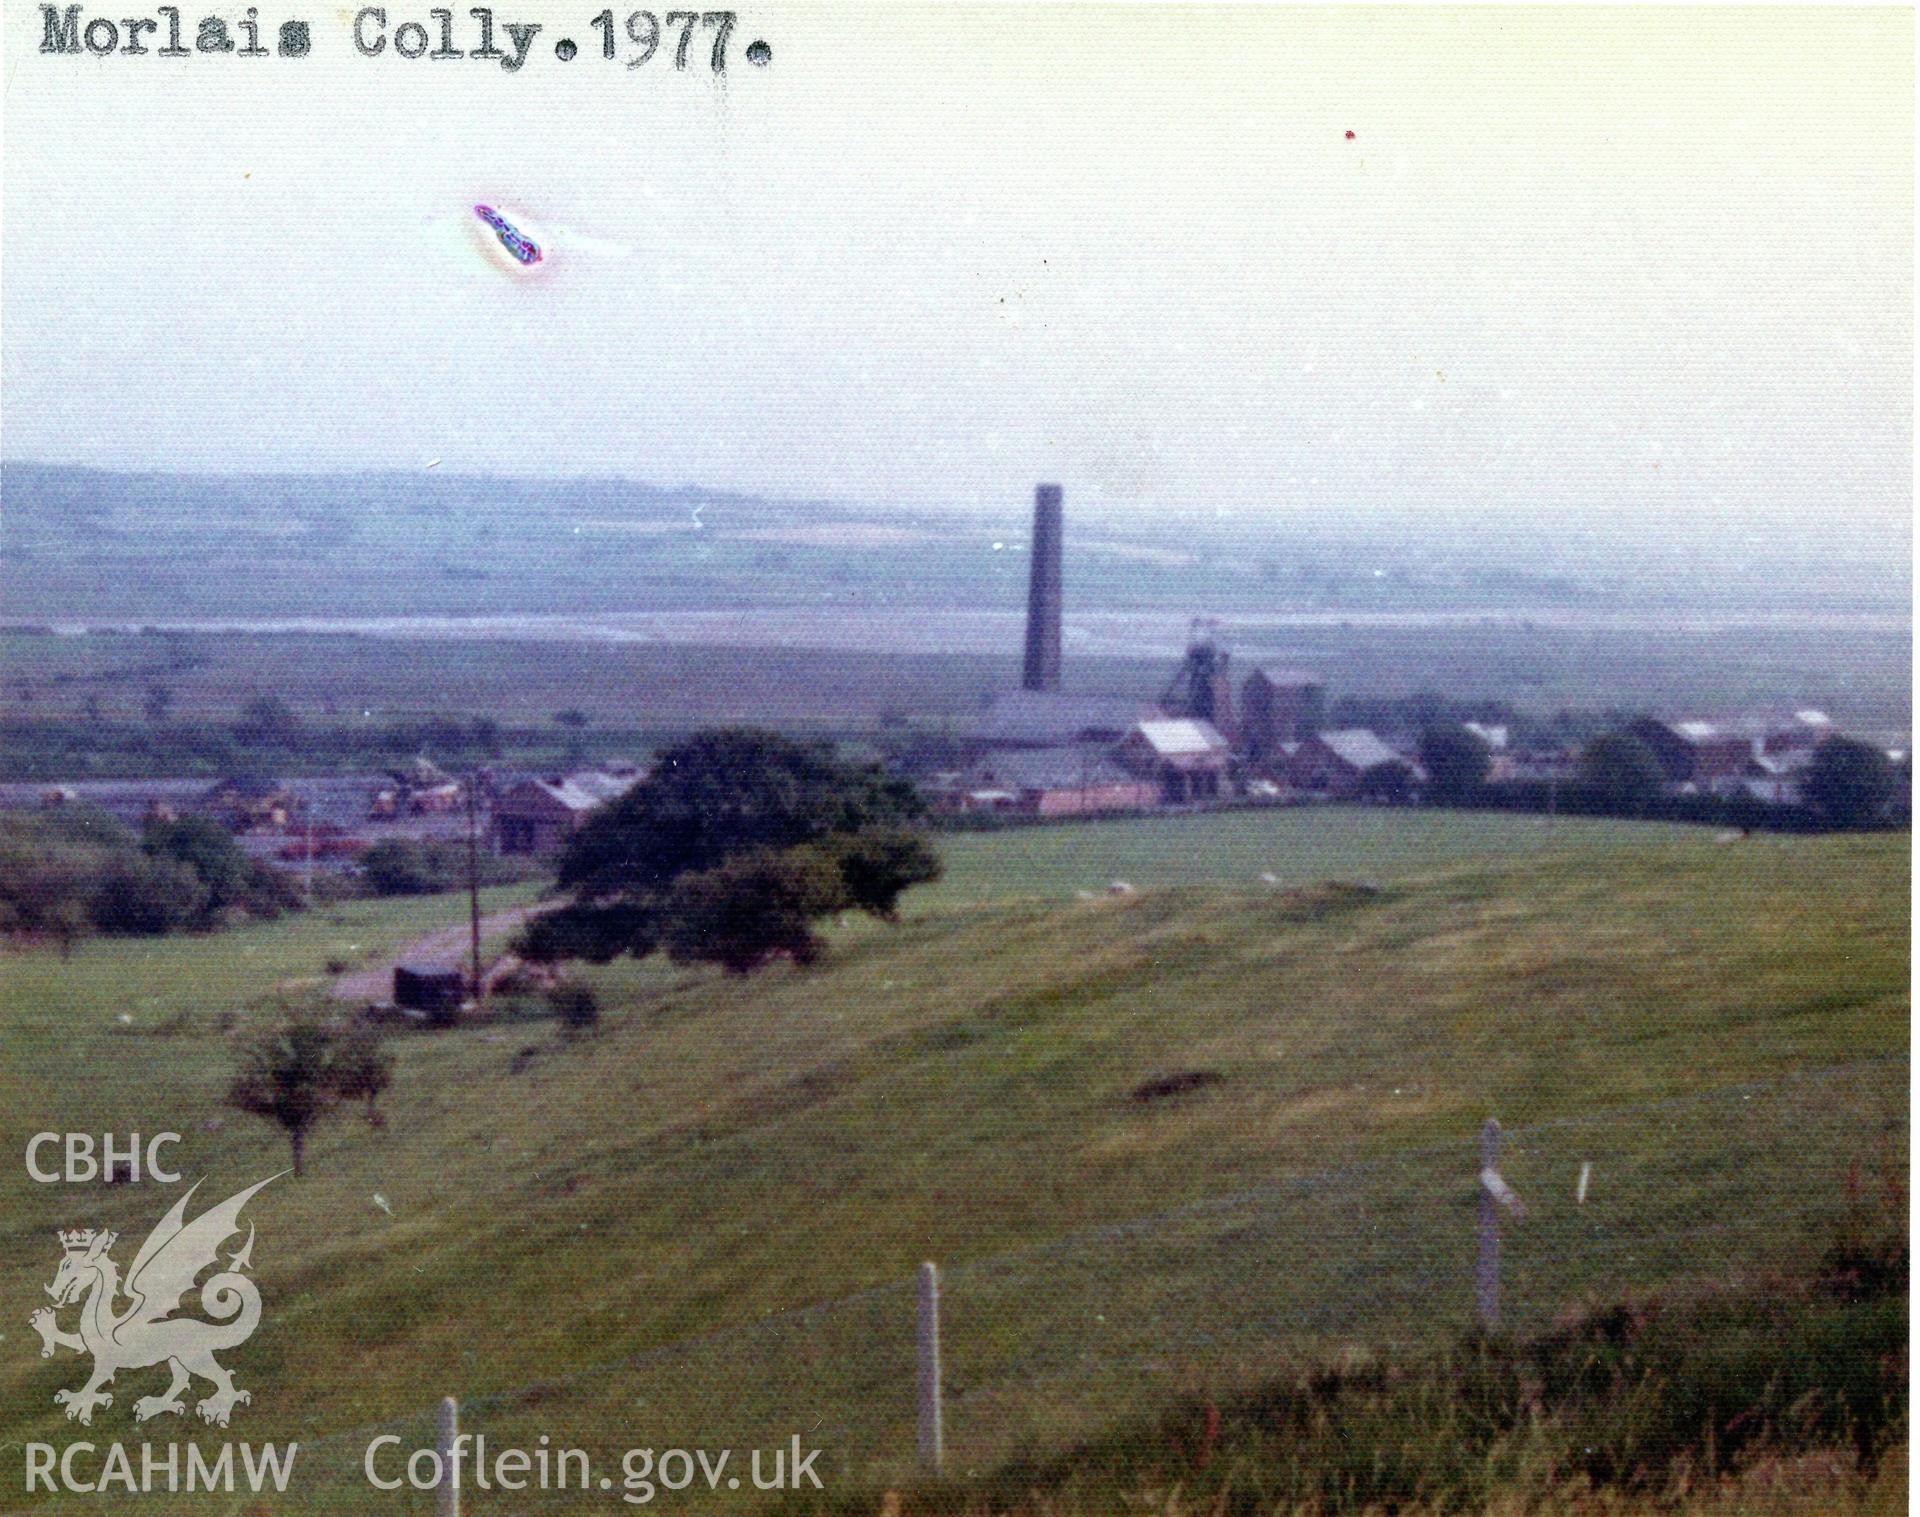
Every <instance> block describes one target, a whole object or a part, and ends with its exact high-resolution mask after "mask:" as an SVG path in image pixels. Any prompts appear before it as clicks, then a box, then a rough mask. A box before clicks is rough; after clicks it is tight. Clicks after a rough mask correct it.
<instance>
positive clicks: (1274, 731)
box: [1240, 665, 1327, 764]
mask: <svg viewBox="0 0 1920 1517" xmlns="http://www.w3.org/2000/svg"><path fill="white" fill-rule="evenodd" d="M1326 695H1327V691H1326V686H1325V685H1323V684H1322V683H1321V682H1320V677H1319V676H1318V675H1316V674H1308V673H1307V672H1306V671H1304V670H1301V669H1284V668H1281V667H1280V666H1278V665H1273V666H1270V667H1266V668H1260V669H1256V670H1254V671H1253V673H1251V674H1249V675H1248V676H1247V682H1246V683H1245V684H1244V685H1242V686H1241V687H1240V735H1241V738H1242V740H1243V741H1244V742H1245V743H1246V746H1247V756H1248V757H1249V758H1251V759H1252V760H1253V761H1254V763H1256V764H1270V763H1272V762H1274V761H1275V760H1276V759H1277V758H1279V757H1280V756H1281V750H1282V749H1283V747H1284V746H1285V745H1287V744H1290V743H1297V742H1299V741H1300V740H1301V739H1302V738H1304V737H1305V736H1306V735H1307V734H1308V733H1309V732H1311V731H1313V730H1314V728H1316V727H1318V726H1319V724H1320V714H1321V712H1322V711H1323V710H1324V709H1325V706H1326Z"/></svg>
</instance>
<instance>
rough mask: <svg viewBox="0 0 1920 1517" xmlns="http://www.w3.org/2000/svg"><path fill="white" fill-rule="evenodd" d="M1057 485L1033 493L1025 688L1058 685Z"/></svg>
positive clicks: (1058, 542) (1044, 487) (1043, 687)
mask: <svg viewBox="0 0 1920 1517" xmlns="http://www.w3.org/2000/svg"><path fill="white" fill-rule="evenodd" d="M1060 531H1061V512H1060V487H1059V486H1058V485H1041V486H1039V487H1038V488H1037V489H1035V490H1034V492H1033V553H1032V564H1031V570H1030V572H1031V574H1032V578H1031V579H1030V580H1029V581H1028V582H1027V668H1026V674H1025V677H1024V678H1023V679H1022V680H1021V681H1020V683H1021V685H1022V686H1023V687H1024V688H1026V689H1028V690H1058V689H1059V688H1060Z"/></svg>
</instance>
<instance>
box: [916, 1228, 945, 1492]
mask: <svg viewBox="0 0 1920 1517" xmlns="http://www.w3.org/2000/svg"><path fill="white" fill-rule="evenodd" d="M919 1342H920V1463H921V1464H922V1465H924V1466H925V1467H926V1468H927V1469H930V1470H933V1471H934V1472H936V1473H938V1471H939V1469H940V1461H941V1458H942V1456H943V1455H944V1454H945V1452H946V1450H945V1447H944V1444H945V1430H944V1429H943V1428H942V1427H941V1424H940V1271H939V1270H938V1269H937V1268H935V1267H934V1266H933V1265H931V1264H923V1265H921V1266H920V1338H919Z"/></svg>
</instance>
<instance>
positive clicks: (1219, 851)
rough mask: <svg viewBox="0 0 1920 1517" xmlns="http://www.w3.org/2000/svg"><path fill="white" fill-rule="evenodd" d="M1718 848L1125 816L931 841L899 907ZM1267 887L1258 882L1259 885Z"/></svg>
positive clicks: (1274, 819)
mask: <svg viewBox="0 0 1920 1517" xmlns="http://www.w3.org/2000/svg"><path fill="white" fill-rule="evenodd" d="M1716 846H1719V845H1717V844H1715V843H1714V842H1713V840H1712V837H1711V835H1710V834H1708V833H1706V832H1704V831H1702V830H1701V829H1699V828H1693V827H1662V826H1648V825H1644V824H1641V823H1635V822H1618V821H1606V820H1596V819H1592V818H1586V817H1544V816H1519V815H1505V814H1501V813H1498V812H1459V811H1385V810H1381V809H1380V808H1378V807H1310V808H1294V807H1288V808H1284V809H1275V810H1271V811H1257V810H1250V811H1228V812H1212V813H1205V814H1200V815H1194V816H1184V817H1127V818H1116V819H1114V820H1112V821H1104V822H1095V823H1090V824H1073V825H1066V826H1053V827H1020V828H1014V829H1011V830H1008V831H1005V832H987V833H957V834H953V835H950V836H947V837H943V838H942V839H941V840H940V851H941V854H942V856H943V858H944V859H945V860H946V866H947V874H946V878H945V879H943V880H942V881H940V883H938V884H937V885H934V886H933V887H931V888H929V889H924V890H921V891H918V892H916V893H915V894H914V895H913V896H911V897H910V898H909V901H910V904H911V907H912V909H914V910H916V911H930V910H941V909H945V908H948V907H952V906H959V905H975V904H979V903H982V902H987V901H1004V900H1019V899H1025V898H1034V899H1038V900H1048V901H1066V900H1073V899H1076V898H1077V897H1078V896H1079V895H1080V893H1081V892H1083V891H1092V892H1093V893H1095V894H1100V893H1102V892H1104V891H1105V890H1106V889H1107V888H1108V887H1109V886H1110V885H1112V884H1113V883H1114V882H1115V881H1124V882H1125V883H1127V884H1130V885H1133V886H1135V887H1136V888H1138V889H1142V890H1159V889H1164V888H1166V887H1169V886H1174V885H1205V884H1229V885H1242V886H1249V887H1251V886H1256V885H1261V884H1267V885H1281V886H1286V885H1306V884H1311V883H1313V882H1314V881H1316V880H1346V881H1349V882H1356V883H1364V882H1368V881H1378V880H1385V879H1390V878H1392V877H1394V876H1396V875H1402V874H1406V873H1408V872H1409V871H1417V870H1425V869H1432V868H1436V867H1439V866H1442V865H1446V864H1450V863H1456V862H1461V861H1466V860H1472V859H1483V858H1493V857H1497V856H1499V855H1502V854H1515V853H1532V852H1537V851H1539V850H1541V849H1554V850H1577V851H1580V852H1582V853H1587V854H1594V855H1601V854H1606V853H1609V852H1612V851H1616V850H1624V851H1628V852H1632V853H1635V854H1638V855H1642V856H1644V854H1645V853H1646V851H1647V850H1649V849H1662V848H1670V849H1677V850H1679V851H1680V852H1681V853H1683V854H1685V853H1691V852H1694V851H1697V850H1700V849H1705V848H1712V847H1716ZM1269 876H1270V877H1271V878H1267V877H1269Z"/></svg>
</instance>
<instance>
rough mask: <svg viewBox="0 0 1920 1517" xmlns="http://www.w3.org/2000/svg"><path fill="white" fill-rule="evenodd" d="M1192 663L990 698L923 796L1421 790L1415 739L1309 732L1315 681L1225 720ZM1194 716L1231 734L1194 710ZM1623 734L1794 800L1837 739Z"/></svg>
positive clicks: (1722, 778) (1258, 678)
mask: <svg viewBox="0 0 1920 1517" xmlns="http://www.w3.org/2000/svg"><path fill="white" fill-rule="evenodd" d="M1203 651H1209V652H1210V651H1211V650H1203ZM1193 664H1194V656H1193V655H1191V654H1190V655H1189V666H1190V667H1189V668H1188V669H1187V670H1186V671H1185V672H1184V674H1183V678H1182V679H1181V680H1177V681H1176V682H1175V685H1174V686H1173V687H1172V689H1170V691H1169V700H1168V701H1167V702H1166V703H1152V702H1144V701H1139V700H1132V699H1125V698H1114V697H1105V696H1078V695H1065V694H1059V693H1055V692H1051V691H1036V690H1015V691H1008V692H1006V693H1004V694H1001V695H998V696H995V697H994V698H992V699H991V700H990V701H989V702H988V704H987V706H986V707H985V709H984V710H983V712H982V713H981V715H980V717H979V719H978V720H977V721H976V722H975V723H974V724H973V725H972V727H971V728H970V729H969V730H968V731H967V732H966V733H965V734H964V736H965V737H966V738H967V739H968V740H969V742H970V745H971V749H972V754H973V756H972V758H971V760H970V761H969V762H968V763H966V764H965V765H964V766H962V767H959V768H954V769H950V770H947V771H945V772H942V773H939V774H936V775H934V776H932V777H931V778H930V780H929V781H928V782H927V784H926V786H925V788H926V790H927V793H928V795H929V796H930V798H931V799H932V801H933V803H934V804H935V806H936V807H937V808H939V809H941V810H944V811H948V812H960V813H968V812H1009V813H1018V814H1025V815H1032V816H1076V815H1091V814H1107V813H1114V812H1126V811H1145V810H1151V809H1154V808H1156V807H1167V806H1173V807H1180V806H1191V805H1201V804H1208V803H1211V802H1216V801H1220V800H1224V799H1228V798H1241V799H1256V800H1288V799H1300V800H1315V799H1331V800H1348V799H1353V798H1355V797H1356V796H1361V795H1365V794H1368V793H1370V791H1371V793H1377V794H1382V795H1388V796H1390V795H1394V794H1397V793H1400V792H1402V791H1404V790H1405V789H1407V788H1409V787H1418V786H1420V785H1422V784H1424V783H1425V782H1426V779H1427V776H1426V773H1425V771H1424V769H1423V767H1422V765H1421V762H1420V752H1419V749H1420V743H1419V736H1418V734H1417V733H1413V732H1395V733H1387V734H1382V733H1378V732H1375V731H1372V730H1370V729H1368V728H1364V727H1350V728H1339V729H1332V730H1320V720H1321V717H1322V714H1323V713H1324V711H1325V692H1324V689H1323V687H1322V686H1321V685H1320V683H1319V682H1318V681H1317V680H1316V679H1315V678H1314V677H1313V676H1312V675H1310V674H1307V673H1305V672H1303V671H1300V670H1297V669H1288V668H1261V669H1257V670H1255V671H1254V672H1253V673H1252V675H1250V676H1249V677H1248V679H1247V680H1246V682H1245V684H1244V685H1243V686H1242V689H1241V698H1240V701H1239V703H1238V708H1237V713H1236V707H1235V703H1234V701H1233V698H1232V691H1231V688H1230V686H1229V685H1228V684H1227V682H1226V679H1225V675H1224V671H1225V656H1224V655H1222V654H1217V653H1214V654H1213V655H1212V658H1211V660H1210V661H1208V662H1207V663H1206V665H1205V667H1204V668H1200V669H1198V670H1197V671H1196V670H1195V669H1194V668H1193V667H1191V666H1192V665H1193ZM1196 705H1204V706H1207V707H1209V709H1211V710H1213V711H1215V712H1217V713H1218V714H1219V715H1220V717H1221V718H1222V719H1223V720H1225V721H1227V722H1228V723H1229V726H1228V727H1227V728H1225V729H1223V728H1222V727H1221V725H1220V724H1219V723H1218V722H1216V721H1214V720H1212V719H1211V718H1208V717H1203V716H1198V715H1194V714H1192V712H1193V708H1194V707H1195V706H1196ZM1170 706H1171V707H1173V708H1175V709H1169V707H1170ZM1463 725H1464V726H1465V728H1466V730H1467V731H1469V732H1470V733H1472V734H1473V735H1474V736H1475V737H1477V738H1478V739H1479V740H1480V741H1481V743H1482V744H1483V745H1484V746H1485V748H1486V750H1487V754H1488V760H1489V767H1488V772H1487V778H1488V779H1489V780H1490V781H1493V782H1495V783H1499V782H1503V781H1539V782H1548V781H1551V782H1562V783H1564V782H1567V781H1570V780H1572V779H1573V778H1574V777H1575V775H1576V774H1577V772H1578V765H1579V752H1578V750H1577V749H1574V748H1549V749H1538V748H1534V749H1526V748H1521V747H1519V746H1516V745H1515V744H1514V743H1513V742H1512V741H1511V736H1512V735H1511V733H1510V731H1509V729H1508V728H1507V727H1505V726H1504V725H1500V724H1497V723H1489V722H1466V723H1463ZM1628 730H1629V731H1630V732H1631V733H1632V734H1633V735H1634V736H1635V737H1637V738H1639V739H1640V741H1641V742H1643V743H1644V744H1645V745H1646V747H1647V748H1648V749H1649V750H1650V751H1651V752H1652V753H1653V755H1654V757H1655V758H1656V760H1657V761H1658V762H1659V764H1660V767H1661V772H1662V775H1663V777H1664V779H1665V782H1666V787H1667V789H1668V790H1669V791H1670V792H1672V793H1675V794H1713V795H1719V796H1731V795H1748V796H1752V797H1754V798H1756V799H1759V800H1764V801H1770V802H1774V803H1789V802H1793V801H1797V800H1798V799H1799V782H1800V780H1801V778H1802V777H1803V776H1804V774H1805V772H1806V770H1807V768H1808V766H1809V765H1810V764H1811V763H1812V761H1813V757H1814V754H1815V753H1816V752H1817V751H1818V748H1819V745H1820V744H1821V743H1822V742H1824V741H1826V740H1827V739H1828V738H1829V737H1831V736H1833V735H1835V729H1834V724H1833V722H1832V721H1831V720H1830V719H1829V718H1828V717H1827V716H1826V715H1825V714H1824V713H1822V712H1819V711H1813V710H1804V711H1799V712H1795V713H1793V714H1792V715H1790V716H1786V717H1778V718H1773V717H1743V718H1738V719H1734V720H1725V721H1705V720H1695V719H1685V720H1680V719H1674V720H1666V719H1659V718H1643V719H1641V720H1639V721H1637V722H1635V723H1633V724H1632V725H1631V726H1630V728H1629V729H1628ZM1903 756H1904V755H1902V754H1898V753H1896V754H1894V755H1893V757H1894V758H1895V759H1896V760H1897V759H1899V758H1901V757H1903ZM1390 767H1391V768H1393V769H1395V770H1396V772H1395V773H1394V774H1393V776H1392V780H1393V783H1386V784H1383V783H1381V775H1380V771H1383V770H1387V769H1389V768H1390Z"/></svg>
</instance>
